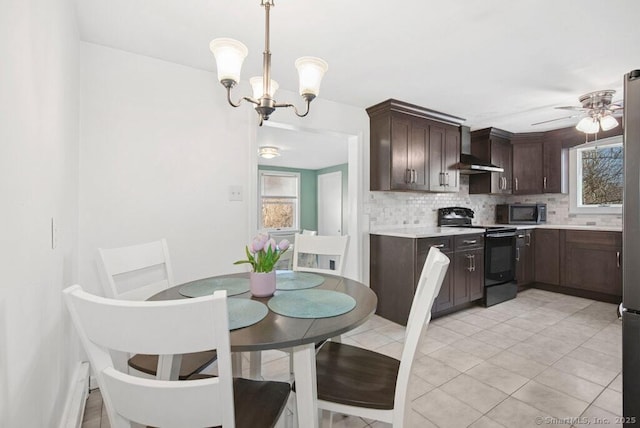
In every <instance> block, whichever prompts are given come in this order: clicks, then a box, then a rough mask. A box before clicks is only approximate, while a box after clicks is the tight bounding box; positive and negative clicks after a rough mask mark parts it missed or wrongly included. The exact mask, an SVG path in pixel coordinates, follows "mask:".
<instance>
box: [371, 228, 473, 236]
mask: <svg viewBox="0 0 640 428" xmlns="http://www.w3.org/2000/svg"><path fill="white" fill-rule="evenodd" d="M478 233H484V231H483V230H482V229H471V228H468V227H433V226H409V227H398V228H393V229H383V230H378V231H376V232H370V233H369V234H370V235H382V236H395V237H396V238H437V237H439V236H451V235H474V234H478Z"/></svg>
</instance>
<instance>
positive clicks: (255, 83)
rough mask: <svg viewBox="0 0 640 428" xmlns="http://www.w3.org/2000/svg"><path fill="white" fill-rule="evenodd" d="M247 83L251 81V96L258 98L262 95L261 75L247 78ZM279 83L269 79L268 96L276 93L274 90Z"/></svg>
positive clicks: (270, 96)
mask: <svg viewBox="0 0 640 428" xmlns="http://www.w3.org/2000/svg"><path fill="white" fill-rule="evenodd" d="M249 83H251V89H253V98H254V99H256V100H259V99H260V98H262V96H263V95H264V88H263V86H262V76H255V77H252V78H251V79H249ZM279 87H280V85H278V82H276V81H275V80H273V79H271V87H270V88H269V89H270V91H269V94H268V95H269V98H273V97H274V96H275V94H276V91H277V90H278V88H279Z"/></svg>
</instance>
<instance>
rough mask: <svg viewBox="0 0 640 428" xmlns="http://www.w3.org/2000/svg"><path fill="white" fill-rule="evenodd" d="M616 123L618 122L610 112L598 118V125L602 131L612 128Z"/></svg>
mask: <svg viewBox="0 0 640 428" xmlns="http://www.w3.org/2000/svg"><path fill="white" fill-rule="evenodd" d="M618 125H619V123H618V121H617V120H616V118H615V117H613V116H611V115H610V114H608V115H606V116H603V117H602V118H600V126H601V127H602V130H603V131H609V130H610V129H613V128H615V127H616V126H618Z"/></svg>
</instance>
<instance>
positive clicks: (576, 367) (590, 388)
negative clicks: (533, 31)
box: [82, 289, 622, 428]
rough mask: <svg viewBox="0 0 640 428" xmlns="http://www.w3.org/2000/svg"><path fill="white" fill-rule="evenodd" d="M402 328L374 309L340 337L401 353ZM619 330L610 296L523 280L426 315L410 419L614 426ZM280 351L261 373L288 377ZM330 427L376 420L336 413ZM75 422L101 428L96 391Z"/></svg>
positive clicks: (445, 423) (268, 356)
mask: <svg viewBox="0 0 640 428" xmlns="http://www.w3.org/2000/svg"><path fill="white" fill-rule="evenodd" d="M403 337H404V328H403V327H402V326H399V325H397V324H394V323H392V322H390V321H388V320H386V319H383V318H381V317H378V316H374V317H372V318H371V319H370V320H369V321H368V322H367V323H366V324H365V325H363V326H361V327H359V328H357V329H356V330H354V331H352V332H350V333H349V334H346V335H344V336H343V342H344V343H350V344H354V345H358V346H361V347H365V348H369V349H373V350H376V351H378V352H380V353H384V354H387V355H390V356H393V357H395V358H400V353H401V352H402V341H403ZM621 350H622V335H621V323H620V321H619V320H618V319H617V314H616V305H613V304H609V303H603V302H596V301H593V300H588V299H583V298H578V297H573V296H566V295H562V294H557V293H551V292H547V291H542V290H537V289H530V290H526V291H524V292H521V293H519V294H518V297H517V298H516V299H514V300H510V301H508V302H504V303H501V304H499V305H496V306H493V307H491V308H482V307H473V308H470V309H467V310H464V311H461V312H457V313H455V314H451V315H448V316H446V317H442V318H438V319H435V320H433V321H432V322H431V323H430V325H429V327H428V330H427V332H426V334H425V337H424V338H423V340H422V343H421V348H420V351H419V353H418V355H417V356H416V361H415V363H414V368H413V376H412V380H411V385H410V388H409V395H410V398H411V400H412V414H411V423H410V426H411V427H416V428H418V427H419V428H429V427H440V428H456V427H473V428H485V427H487V428H488V427H529V426H530V427H538V426H545V425H547V426H548V425H553V426H566V427H576V428H580V427H582V426H584V425H587V423H589V424H590V425H591V426H594V427H599V426H603V427H604V426H606V427H616V426H617V427H621V426H622V425H621V424H620V423H618V421H617V420H616V418H617V417H620V416H621V415H622V392H621V391H622V377H621V374H620V373H621V366H622V357H621ZM288 373H289V363H288V359H287V357H286V356H285V354H283V353H281V352H279V351H270V352H265V353H264V354H263V375H264V377H265V378H268V379H277V380H286V379H288ZM333 422H334V423H333V426H334V427H336V428H364V427H372V428H374V427H375V428H379V427H382V426H384V424H381V423H378V422H375V421H368V420H364V419H361V418H355V417H344V416H335V417H334V421H333ZM82 427H83V428H98V427H100V428H106V427H109V422H108V420H107V417H106V415H105V413H104V409H103V406H102V399H101V396H100V391H99V390H94V391H92V392H91V394H90V397H89V401H88V402H87V407H86V411H85V419H84V423H83V425H82Z"/></svg>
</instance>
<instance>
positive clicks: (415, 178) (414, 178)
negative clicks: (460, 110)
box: [413, 169, 418, 183]
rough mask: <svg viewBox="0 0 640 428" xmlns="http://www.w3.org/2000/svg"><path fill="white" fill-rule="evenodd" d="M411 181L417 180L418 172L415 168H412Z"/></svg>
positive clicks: (415, 181)
mask: <svg viewBox="0 0 640 428" xmlns="http://www.w3.org/2000/svg"><path fill="white" fill-rule="evenodd" d="M413 182H414V183H417V182H418V172H417V171H416V170H415V169H414V170H413Z"/></svg>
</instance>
